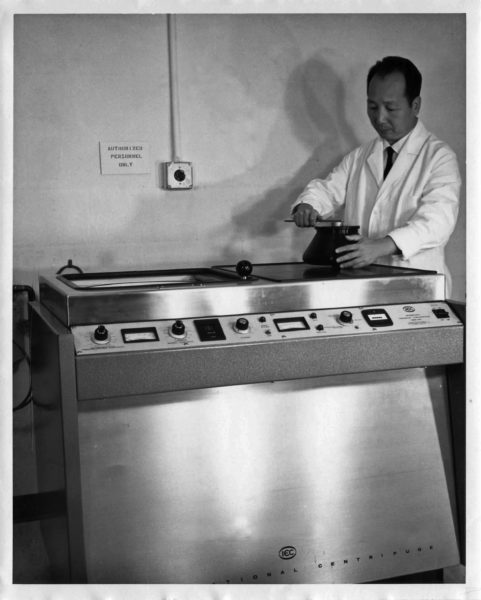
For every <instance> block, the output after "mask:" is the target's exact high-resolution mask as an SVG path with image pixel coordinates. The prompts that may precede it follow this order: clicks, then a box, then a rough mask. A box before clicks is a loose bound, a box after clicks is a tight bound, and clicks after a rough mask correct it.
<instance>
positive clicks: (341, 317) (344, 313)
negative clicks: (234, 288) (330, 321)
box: [339, 310, 352, 325]
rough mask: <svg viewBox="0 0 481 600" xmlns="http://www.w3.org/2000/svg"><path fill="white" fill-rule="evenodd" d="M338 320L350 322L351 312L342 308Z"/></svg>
mask: <svg viewBox="0 0 481 600" xmlns="http://www.w3.org/2000/svg"><path fill="white" fill-rule="evenodd" d="M339 321H340V322H341V323H345V324H346V325H347V324H349V323H352V312H351V311H350V310H343V311H342V312H341V314H340V315H339Z"/></svg>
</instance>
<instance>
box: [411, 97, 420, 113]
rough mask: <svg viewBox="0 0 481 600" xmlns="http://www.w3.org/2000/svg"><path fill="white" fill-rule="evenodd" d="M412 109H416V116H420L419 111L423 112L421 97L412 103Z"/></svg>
mask: <svg viewBox="0 0 481 600" xmlns="http://www.w3.org/2000/svg"><path fill="white" fill-rule="evenodd" d="M412 107H413V109H414V112H415V114H416V117H417V116H418V114H419V111H420V110H421V96H418V97H417V98H414V100H413V103H412Z"/></svg>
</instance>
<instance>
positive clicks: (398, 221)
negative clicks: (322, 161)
mask: <svg viewBox="0 0 481 600" xmlns="http://www.w3.org/2000/svg"><path fill="white" fill-rule="evenodd" d="M383 162H384V161H383V141H382V139H381V138H379V137H378V138H376V139H374V140H372V141H371V142H369V143H367V144H365V145H363V146H360V147H359V148H357V149H356V150H353V151H352V152H350V153H349V154H348V155H347V156H345V157H344V158H343V160H342V161H341V163H340V164H339V165H338V166H337V167H336V168H335V169H334V170H333V171H332V172H331V174H330V175H329V176H328V177H327V178H326V179H313V180H312V181H311V182H309V184H308V185H307V187H306V188H305V190H304V191H303V192H302V193H301V195H300V196H299V198H298V199H297V201H296V202H295V204H294V206H296V205H297V204H299V203H301V202H307V203H308V204H310V205H311V206H313V207H314V208H315V209H316V210H317V211H318V212H319V213H320V214H321V216H322V217H323V218H329V217H332V216H333V215H335V214H338V212H339V209H340V208H341V207H343V208H344V218H343V220H344V223H345V224H346V225H359V226H360V233H361V235H363V236H365V237H368V238H371V239H378V238H382V237H385V236H386V235H389V236H391V238H392V239H393V240H394V242H395V243H396V245H397V247H398V248H399V249H400V251H401V253H402V254H401V255H395V256H386V257H382V258H380V259H378V260H377V261H376V262H377V263H379V264H388V265H394V266H401V267H409V268H415V269H429V270H434V271H438V272H440V273H444V274H445V275H446V295H447V297H449V294H450V292H451V278H450V275H449V272H448V269H447V267H446V264H445V261H444V246H445V245H446V243H447V241H448V239H449V237H450V235H451V234H452V232H453V230H454V226H455V224H456V219H457V215H458V207H459V191H460V187H461V177H460V174H459V168H458V163H457V160H456V155H455V154H454V152H453V151H452V150H451V148H450V147H449V146H448V145H447V144H445V143H444V142H442V141H441V140H439V139H437V138H436V137H435V136H434V135H433V134H431V133H429V132H428V131H427V130H426V128H425V127H424V125H423V124H422V123H421V122H420V121H418V122H417V124H416V126H415V127H414V129H413V130H412V131H411V133H410V134H409V136H408V137H407V139H406V142H405V143H404V145H403V146H402V148H401V150H400V152H399V154H398V156H397V158H396V161H395V162H394V165H393V167H392V169H391V171H390V172H389V174H388V176H387V177H386V179H385V180H384V181H383ZM294 206H293V208H294Z"/></svg>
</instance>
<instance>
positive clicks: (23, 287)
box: [12, 285, 35, 412]
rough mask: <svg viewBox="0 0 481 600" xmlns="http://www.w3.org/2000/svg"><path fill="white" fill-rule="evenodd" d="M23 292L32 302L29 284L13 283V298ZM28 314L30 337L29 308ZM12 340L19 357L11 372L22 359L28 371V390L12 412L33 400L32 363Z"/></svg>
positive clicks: (31, 289)
mask: <svg viewBox="0 0 481 600" xmlns="http://www.w3.org/2000/svg"><path fill="white" fill-rule="evenodd" d="M23 293H26V294H27V295H28V300H29V302H32V301H34V300H35V291H34V289H33V288H32V287H31V286H29V285H14V286H13V296H14V298H15V296H16V295H17V294H23ZM29 308H30V307H29ZM28 314H29V318H28V321H26V323H27V324H28V333H29V339H30V327H31V321H30V310H29V311H28ZM12 342H13V344H14V346H16V347H17V348H18V350H20V357H19V358H17V359H16V360H15V361H14V362H13V372H15V371H16V370H17V369H18V367H19V366H20V364H21V363H22V362H23V361H26V362H27V365H28V372H29V385H28V391H27V394H26V395H25V397H24V398H23V400H22V401H21V402H19V404H17V405H16V406H14V407H13V412H16V411H18V410H21V409H22V408H25V407H26V406H28V405H29V404H30V403H31V402H32V401H33V395H32V365H31V362H30V357H29V355H28V354H27V352H26V351H25V349H24V348H22V346H20V344H19V343H18V342H17V341H16V340H12Z"/></svg>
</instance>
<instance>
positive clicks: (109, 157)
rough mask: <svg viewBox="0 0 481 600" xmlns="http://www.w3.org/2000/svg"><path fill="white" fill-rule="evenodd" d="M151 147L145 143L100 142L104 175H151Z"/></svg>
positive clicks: (101, 167) (101, 164)
mask: <svg viewBox="0 0 481 600" xmlns="http://www.w3.org/2000/svg"><path fill="white" fill-rule="evenodd" d="M149 155H150V146H149V144H146V143H145V142H100V172H101V173H102V175H132V174H135V173H150V166H149V164H150V156H149Z"/></svg>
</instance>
